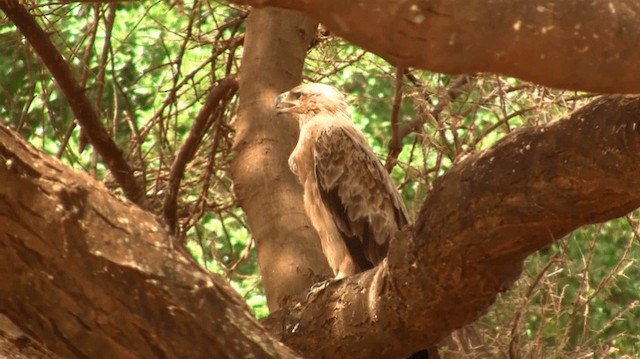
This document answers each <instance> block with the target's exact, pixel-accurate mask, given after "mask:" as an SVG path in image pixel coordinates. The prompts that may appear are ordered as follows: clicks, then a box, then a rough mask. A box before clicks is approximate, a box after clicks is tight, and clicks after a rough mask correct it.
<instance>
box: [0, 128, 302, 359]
mask: <svg viewBox="0 0 640 359" xmlns="http://www.w3.org/2000/svg"><path fill="white" fill-rule="evenodd" d="M0 183H2V186H1V187H0V278H2V280H1V281H0V312H2V314H5V315H6V316H8V317H9V318H10V319H11V320H12V321H13V322H14V323H15V324H17V325H19V326H20V329H21V330H22V331H24V332H25V333H26V334H27V335H29V336H30V337H31V338H32V339H34V340H36V341H37V342H39V343H44V344H46V346H47V347H48V348H49V349H51V350H52V351H54V352H55V353H56V354H58V355H60V356H61V357H63V358H244V357H255V358H265V357H289V358H291V357H295V354H294V353H293V352H291V350H290V349H288V348H286V347H285V346H284V345H282V344H281V343H280V342H278V341H277V340H275V339H274V338H273V337H271V336H270V335H269V334H268V333H267V332H266V331H265V330H264V328H262V327H261V326H260V324H259V323H258V322H256V320H255V319H254V318H253V317H251V315H250V313H249V310H248V308H247V306H246V303H245V302H244V300H243V298H241V297H240V296H239V295H238V294H237V293H236V292H235V291H234V290H233V289H232V288H231V287H230V286H229V285H228V284H227V283H226V282H224V281H223V280H222V279H220V278H219V277H217V276H214V275H212V274H210V273H209V272H207V271H206V270H204V269H203V268H201V267H199V266H198V265H197V264H195V263H194V262H193V261H192V260H191V259H190V257H189V256H188V255H185V254H182V253H180V252H176V251H173V250H171V245H170V241H171V240H172V238H171V237H170V236H169V234H168V233H167V232H166V231H164V230H163V226H162V224H160V223H159V222H157V221H156V219H155V218H154V216H153V215H152V214H151V213H149V212H145V211H143V210H141V209H139V208H137V207H135V206H132V205H130V204H127V203H123V202H122V201H120V200H118V199H117V198H115V197H114V196H113V195H112V194H111V193H110V192H109V191H108V190H107V189H106V188H105V187H104V186H103V185H102V184H101V183H98V182H96V181H95V180H94V179H93V178H91V177H90V176H88V175H86V174H79V173H76V172H74V171H72V170H71V169H69V168H68V167H67V166H64V165H62V164H61V163H60V162H59V161H57V160H55V159H53V158H52V157H51V156H48V155H45V154H43V153H42V152H40V151H38V150H36V149H34V148H33V147H32V146H31V145H29V144H27V143H25V142H24V141H23V140H22V139H20V138H19V136H18V135H17V134H15V133H14V132H13V131H11V130H9V129H7V128H5V127H1V126H0Z"/></svg>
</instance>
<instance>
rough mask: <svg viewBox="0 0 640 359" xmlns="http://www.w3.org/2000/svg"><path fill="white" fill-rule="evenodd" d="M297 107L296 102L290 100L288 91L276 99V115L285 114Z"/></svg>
mask: <svg viewBox="0 0 640 359" xmlns="http://www.w3.org/2000/svg"><path fill="white" fill-rule="evenodd" d="M296 107H298V101H297V100H295V99H294V100H292V99H290V96H289V91H287V92H283V93H281V94H280V95H278V97H276V103H275V106H274V108H275V110H276V112H277V113H286V112H289V111H291V110H292V109H294V108H296Z"/></svg>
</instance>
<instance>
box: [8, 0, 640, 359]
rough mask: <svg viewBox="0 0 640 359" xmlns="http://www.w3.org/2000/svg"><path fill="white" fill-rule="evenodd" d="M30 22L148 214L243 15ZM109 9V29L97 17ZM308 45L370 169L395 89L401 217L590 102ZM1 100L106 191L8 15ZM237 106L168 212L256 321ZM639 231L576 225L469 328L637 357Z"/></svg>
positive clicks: (326, 42)
mask: <svg viewBox="0 0 640 359" xmlns="http://www.w3.org/2000/svg"><path fill="white" fill-rule="evenodd" d="M33 11H34V14H36V15H37V21H38V22H39V24H41V26H43V27H44V28H45V29H46V30H47V31H48V32H50V33H52V34H53V35H52V40H53V41H54V42H55V44H56V45H57V46H58V48H59V49H60V51H61V52H62V54H63V56H64V57H65V58H67V59H69V61H70V62H71V64H72V67H73V70H74V73H75V74H76V77H77V78H78V79H79V81H80V82H81V83H82V85H83V86H84V87H85V88H86V93H87V96H88V97H89V98H91V99H92V101H94V104H95V106H96V108H97V109H98V110H99V111H100V115H101V120H102V121H103V124H104V126H105V128H107V130H108V131H109V133H110V134H111V135H112V136H113V138H114V139H115V141H116V142H117V143H118V145H120V146H121V148H122V149H123V150H124V152H125V153H126V154H127V158H128V160H129V161H130V162H131V163H132V164H133V165H134V167H135V170H136V175H137V176H138V177H139V178H141V179H142V181H143V182H144V184H145V189H146V193H147V196H148V197H149V199H150V201H151V203H152V206H153V209H154V210H156V211H160V209H161V206H162V203H163V200H164V196H165V192H166V178H167V176H168V172H169V168H170V166H171V164H172V163H173V161H174V159H175V154H176V151H177V150H178V148H179V147H180V145H181V144H182V143H183V142H184V141H185V139H186V136H187V134H188V131H189V129H190V128H191V124H192V122H193V119H194V118H195V117H196V116H197V114H198V111H199V110H200V108H201V107H202V104H203V102H204V96H205V95H206V94H207V90H208V89H209V88H210V86H211V85H212V84H215V83H216V82H218V81H219V80H221V79H223V78H225V77H226V76H228V75H229V74H231V73H236V72H237V71H238V67H239V61H240V56H241V54H242V50H241V45H242V41H243V37H242V36H243V32H244V28H245V24H244V19H245V17H246V15H247V9H245V8H242V7H234V6H231V5H223V4H219V3H216V2H199V1H191V2H180V1H175V2H174V1H158V2H153V3H144V2H129V3H123V4H63V5H59V4H53V3H52V4H43V5H39V6H36V7H34V10H33ZM111 11H115V21H114V22H113V24H112V25H110V24H109V23H108V21H107V19H108V18H109V14H110V12H111ZM109 29H111V30H109ZM94 35H95V36H94ZM107 40H108V41H107ZM316 40H317V41H316V44H315V46H314V47H313V48H312V49H311V50H310V51H309V53H308V56H307V59H306V69H305V74H304V76H305V80H306V81H316V82H325V83H330V84H333V85H335V86H337V87H339V88H341V89H343V91H344V92H345V93H346V94H347V96H348V98H349V99H350V101H351V104H352V108H351V110H352V113H353V118H354V121H355V122H356V124H357V125H358V126H359V128H360V129H362V131H363V132H364V134H365V136H366V138H367V140H368V141H369V143H370V144H371V146H372V148H373V150H374V152H375V153H376V154H377V155H378V156H380V158H381V160H383V161H385V160H386V159H387V156H388V154H389V143H390V141H391V140H392V133H393V129H392V110H393V105H394V101H396V98H395V96H396V93H397V92H398V91H397V90H398V89H397V88H396V86H398V84H400V86H401V88H400V90H401V91H400V92H401V94H402V97H401V98H398V99H397V101H398V103H399V109H398V115H397V119H396V120H397V124H398V126H399V128H410V129H411V131H408V134H407V135H406V136H402V137H401V138H399V139H398V140H399V141H400V143H401V144H402V151H401V152H400V153H399V154H398V156H397V165H396V166H394V168H393V170H392V172H391V174H392V177H393V179H394V180H395V181H396V183H397V184H398V186H399V188H400V189H401V193H402V196H403V198H404V199H405V202H406V203H407V206H408V207H409V209H410V212H411V213H412V214H414V215H415V214H416V213H417V212H418V210H419V209H420V204H421V203H422V200H423V199H424V197H425V196H426V193H427V192H428V190H429V188H430V186H431V183H433V181H434V180H435V179H436V178H438V177H439V176H441V175H442V174H444V173H446V171H447V170H449V169H450V168H451V167H452V166H453V165H454V164H455V163H456V162H458V161H460V160H461V159H463V158H464V157H465V156H466V155H468V154H469V153H472V152H475V151H482V150H484V149H487V148H489V147H491V146H492V145H494V144H495V143H496V142H497V141H499V140H500V139H501V138H503V137H504V136H505V135H506V134H508V133H510V132H512V131H514V130H516V129H518V128H522V127H527V126H537V125H542V124H545V123H548V122H549V121H552V120H554V119H558V118H560V117H562V116H565V115H566V114H568V113H570V112H571V111H572V110H573V109H575V108H577V107H579V106H581V105H582V104H584V103H585V102H586V100H588V98H589V96H587V95H583V94H575V93H570V92H563V91H553V90H549V89H546V88H543V87H539V86H536V85H533V84H529V83H525V82H522V81H519V80H516V79H511V78H503V77H498V76H494V75H469V76H451V75H442V74H433V73H429V72H423V71H416V70H413V69H404V70H403V72H402V74H403V76H402V77H401V78H400V80H399V81H398V79H397V73H398V70H397V69H396V68H395V67H393V66H391V65H390V64H388V63H387V62H386V61H384V60H382V59H380V58H379V57H377V56H375V55H373V54H371V53H367V52H365V51H363V50H362V49H360V48H358V47H355V46H353V45H350V44H347V43H345V42H343V41H342V40H339V39H338V38H336V37H334V36H331V35H327V34H326V33H320V34H319V36H318V38H317V39H316ZM106 44H110V46H109V47H108V48H105V46H106ZM0 101H1V106H0V118H2V119H3V120H4V121H5V122H7V123H9V124H10V125H11V126H13V127H15V128H17V129H18V130H19V131H20V133H21V134H22V135H23V136H24V137H25V138H27V139H28V140H29V141H31V142H32V143H33V144H34V145H36V146H38V147H39V148H41V149H43V150H45V151H47V152H48V153H51V154H53V155H59V156H60V157H61V159H62V160H63V161H64V162H65V163H67V164H69V165H70V166H72V167H74V168H76V169H78V170H81V171H87V172H89V173H91V174H92V175H94V176H95V177H96V178H98V179H100V180H104V181H105V183H106V184H107V185H110V186H113V180H112V179H111V178H110V175H109V173H108V171H107V169H106V166H105V165H104V164H103V163H101V160H100V159H99V158H98V157H97V156H95V155H94V154H93V153H92V151H91V150H86V151H84V152H80V151H79V148H80V140H79V130H78V128H77V127H75V128H74V116H73V114H72V113H71V111H70V108H69V106H68V104H67V100H66V99H65V97H64V96H63V95H62V94H61V93H60V91H59V90H58V88H57V86H56V84H55V82H54V81H53V80H52V79H51V76H50V75H49V73H48V70H47V69H46V68H45V67H44V65H43V64H42V63H41V62H40V60H39V59H38V57H37V56H36V55H35V54H34V52H33V50H32V49H31V48H30V47H29V46H27V45H26V44H25V42H24V40H23V38H22V36H21V35H20V34H19V33H18V32H16V29H15V28H14V27H13V26H12V25H10V24H9V23H7V22H6V20H5V22H4V23H0ZM236 106H237V104H236V99H235V98H230V99H228V103H227V106H226V109H225V110H224V111H222V112H221V113H217V114H215V116H214V117H215V119H212V121H211V123H210V124H209V131H207V133H206V135H205V137H204V139H203V141H202V144H201V145H200V146H199V148H198V150H197V153H196V155H195V158H194V160H193V161H192V162H191V163H190V164H189V166H188V167H187V172H186V174H185V177H184V178H183V180H182V186H181V188H180V198H179V201H178V207H179V208H178V212H179V227H180V228H179V240H181V241H184V243H186V246H187V248H188V249H189V251H190V252H191V254H192V255H193V256H194V258H196V259H197V260H198V262H199V263H201V264H202V265H203V266H204V267H206V268H207V269H209V270H211V271H213V272H215V273H218V274H220V275H221V276H223V277H224V278H226V279H227V280H228V281H229V282H230V283H231V285H232V286H233V287H234V288H235V289H236V290H237V291H238V292H239V293H240V294H241V295H242V296H244V298H246V300H247V303H248V304H249V306H250V307H251V308H252V310H253V311H254V314H255V315H256V316H257V317H264V316H266V315H267V314H268V311H267V308H266V302H265V296H264V293H263V290H262V287H261V282H260V277H259V273H258V266H257V263H256V254H255V251H254V247H253V245H252V239H251V235H250V232H249V229H248V226H247V223H246V219H245V218H244V214H243V213H242V211H241V210H240V209H239V208H238V206H237V203H236V200H235V197H234V194H233V192H232V190H231V186H232V183H231V180H230V178H229V174H228V170H229V163H230V159H231V156H232V154H231V138H232V136H233V127H234V122H233V121H234V117H235V115H236ZM67 133H69V134H70V136H68V137H67V136H66V134H67ZM113 187H114V188H115V186H113ZM637 222H638V219H637V214H636V216H635V218H634V217H629V218H628V220H627V219H620V220H616V221H612V222H609V223H606V224H603V225H599V226H592V227H588V228H585V229H582V230H580V231H578V232H576V233H574V234H573V235H572V236H571V237H570V238H568V239H566V240H565V241H562V242H559V243H557V244H554V245H552V246H551V247H550V248H549V249H546V250H544V251H541V252H540V253H538V254H537V255H535V256H532V257H531V258H529V260H528V261H527V263H526V269H525V272H524V274H523V277H522V279H521V280H520V281H519V282H518V284H517V285H516V286H515V288H514V289H513V290H511V291H509V292H508V293H506V294H505V295H503V296H502V297H501V298H500V299H499V301H498V303H497V304H496V305H495V306H494V307H493V309H492V310H491V312H490V313H489V314H488V315H487V316H486V317H484V318H483V319H482V323H483V325H484V326H485V328H486V332H487V335H488V336H489V337H490V338H492V342H494V343H495V348H494V349H495V350H494V352H495V354H496V355H502V354H503V353H506V352H509V351H513V352H514V353H515V354H516V355H515V356H516V357H557V358H560V357H579V356H580V355H583V354H584V355H585V356H586V354H589V351H591V352H593V353H596V354H598V355H596V356H599V355H603V356H619V355H637V354H638V353H639V352H640V347H639V346H638V344H637V343H638V342H640V340H638V339H639V338H638V334H637V333H638V331H637V329H636V328H637V327H638V324H639V323H640V311H639V310H638V308H637V305H638V301H639V300H640V298H639V294H638V293H640V291H639V289H640V288H639V285H638V284H637V278H640V273H638V271H639V270H638V269H637V266H636V265H635V261H636V258H639V257H640V252H639V251H640V249H639V247H638V243H639V240H638V238H637V235H636V234H635V233H634V229H635V231H636V232H637V228H638V225H637ZM634 279H635V280H634ZM593 353H592V354H593Z"/></svg>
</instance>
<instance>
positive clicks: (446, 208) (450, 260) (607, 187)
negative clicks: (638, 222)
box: [266, 97, 640, 358]
mask: <svg viewBox="0 0 640 359" xmlns="http://www.w3.org/2000/svg"><path fill="white" fill-rule="evenodd" d="M638 113H640V98H638V97H608V98H602V99H598V100H596V101H594V102H592V103H591V104H590V105H587V106H585V107H584V108H583V109H581V110H579V111H576V112H575V113H573V114H572V115H571V116H570V118H568V119H564V120H560V121H556V122H554V123H552V124H550V125H548V126H545V127H540V128H529V129H525V130H522V131H517V132H513V133H512V134H510V135H508V136H507V137H506V138H505V139H504V140H503V141H501V142H500V143H498V144H497V145H496V146H494V147H493V148H492V149H490V150H488V151H486V152H483V153H478V154H474V155H471V156H470V157H468V158H467V159H465V160H463V161H462V162H460V163H459V164H457V165H456V166H454V167H453V168H452V169H451V170H450V171H449V172H447V173H446V174H445V175H444V176H442V177H440V178H439V179H438V180H437V181H436V182H435V183H434V185H433V190H432V191H431V192H430V193H429V195H428V196H427V198H426V200H425V202H424V205H423V207H422V209H421V212H420V215H419V217H418V220H417V223H416V227H415V231H414V234H413V236H414V240H413V241H409V240H402V239H400V240H396V241H395V242H394V243H392V245H391V248H390V253H389V257H388V259H387V260H386V261H385V262H383V264H382V265H381V266H379V267H378V268H375V269H373V270H371V271H367V272H365V273H363V274H362V275H358V276H354V277H350V278H347V279H345V280H342V281H339V282H337V283H333V284H332V285H330V286H329V287H327V288H326V289H324V290H323V291H321V292H320V293H318V294H317V295H316V296H314V298H313V300H311V301H309V302H305V301H302V302H301V303H299V304H297V305H295V306H293V307H290V308H286V309H283V310H281V311H279V312H276V313H274V314H272V316H271V317H269V319H268V321H267V322H266V323H267V324H269V325H270V327H271V329H272V330H273V331H274V332H280V334H281V335H282V336H283V338H284V339H283V340H284V342H285V343H287V344H289V345H291V346H292V347H293V348H296V349H299V350H300V351H302V352H305V353H310V352H311V353H318V356H320V357H322V356H324V357H327V356H329V355H333V356H336V357H361V358H364V357H371V356H373V355H375V356H385V357H393V356H396V357H400V356H403V355H408V354H410V353H411V352H413V351H415V350H417V349H420V348H423V347H425V345H429V344H435V343H437V342H438V341H439V340H440V339H442V338H443V337H445V336H446V335H447V334H449V333H450V332H452V331H453V330H455V329H457V328H460V327H462V326H463V325H465V324H467V323H470V322H472V321H474V320H476V319H477V318H479V317H480V316H481V315H482V314H484V313H485V312H486V311H487V309H488V308H489V306H490V305H491V304H492V303H493V302H494V300H495V298H496V295H497V294H498V293H500V292H503V291H505V290H507V289H508V288H509V287H510V286H511V284H512V283H513V281H515V280H516V279H517V278H518V276H519V274H520V271H521V268H522V263H523V260H524V259H525V258H526V257H527V256H528V255H530V254H531V253H533V252H535V251H536V250H538V249H540V248H543V247H544V246H546V245H548V244H549V243H551V242H553V241H555V240H559V239H561V238H562V237H563V236H564V235H566V234H567V233H569V232H571V231H572V230H574V229H576V228H578V227H580V226H583V225H586V224H590V223H596V222H601V221H605V220H608V219H612V218H616V217H619V216H621V215H624V214H626V213H628V212H629V211H631V210H633V209H635V208H637V207H639V206H640V192H638V188H640V177H638V175H637V168H638V164H639V163H640V118H639V117H638ZM327 308H331V309H330V310H327ZM342 342H348V343H350V345H349V346H342V345H341V343H342ZM329 353H331V354H329Z"/></svg>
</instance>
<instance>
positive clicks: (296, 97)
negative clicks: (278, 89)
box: [289, 90, 302, 100]
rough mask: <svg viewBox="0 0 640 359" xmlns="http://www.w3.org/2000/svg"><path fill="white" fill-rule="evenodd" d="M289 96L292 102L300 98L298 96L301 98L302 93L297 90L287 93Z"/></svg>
mask: <svg viewBox="0 0 640 359" xmlns="http://www.w3.org/2000/svg"><path fill="white" fill-rule="evenodd" d="M289 94H290V97H291V98H292V99H294V100H297V99H299V98H300V96H302V92H301V91H299V90H295V91H291V92H289Z"/></svg>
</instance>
